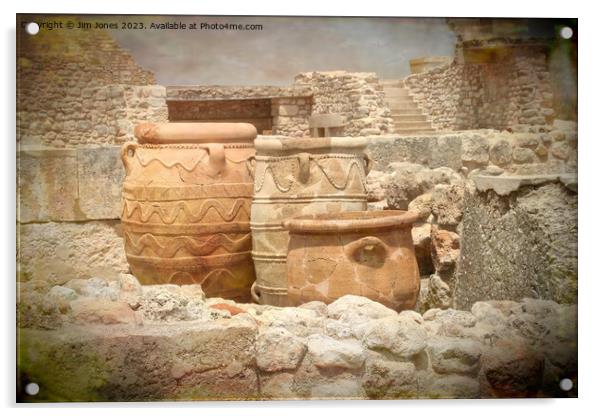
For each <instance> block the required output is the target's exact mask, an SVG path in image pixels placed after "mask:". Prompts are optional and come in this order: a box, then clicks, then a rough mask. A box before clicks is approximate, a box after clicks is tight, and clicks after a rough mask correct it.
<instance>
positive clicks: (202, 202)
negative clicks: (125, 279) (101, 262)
mask: <svg viewBox="0 0 602 416" xmlns="http://www.w3.org/2000/svg"><path fill="white" fill-rule="evenodd" d="M241 132H245V135H243V134H241ZM136 134H137V135H138V139H139V140H140V142H142V143H146V144H139V143H135V142H130V143H126V144H124V146H123V148H122V155H121V156H122V160H123V163H124V166H125V169H126V178H125V180H124V185H123V207H122V216H121V220H122V223H123V237H124V241H125V250H126V254H127V259H128V262H129V264H130V266H131V269H132V273H133V274H134V275H135V276H136V277H137V278H138V279H139V280H140V282H141V283H143V284H162V283H176V284H190V283H201V284H202V286H203V290H204V291H205V293H207V294H208V295H209V296H219V297H224V298H229V299H234V300H238V301H247V300H249V290H250V287H251V284H252V283H253V281H254V278H255V275H254V269H253V263H252V260H251V252H250V250H251V234H250V228H249V215H250V209H251V197H252V192H253V185H252V177H251V176H250V174H249V171H248V170H247V167H246V164H245V162H246V160H247V158H249V157H250V156H252V155H254V154H255V150H254V148H253V143H252V140H253V139H254V138H255V137H256V135H257V132H256V131H255V128H254V127H253V126H252V125H248V124H244V123H223V124H213V123H211V124H210V123H207V124H203V123H169V124H167V123H166V124H149V123H146V124H143V125H141V126H138V128H136ZM210 140H211V141H210ZM148 142H153V143H156V144H150V143H148Z"/></svg>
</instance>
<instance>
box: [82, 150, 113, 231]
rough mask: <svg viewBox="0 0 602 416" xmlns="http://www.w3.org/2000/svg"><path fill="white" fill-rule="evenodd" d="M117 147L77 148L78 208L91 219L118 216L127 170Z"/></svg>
mask: <svg viewBox="0 0 602 416" xmlns="http://www.w3.org/2000/svg"><path fill="white" fill-rule="evenodd" d="M119 152H120V148H119V147H117V146H111V147H99V148H81V149H78V150H77V169H78V194H79V207H80V209H81V211H82V213H83V214H84V215H85V216H86V218H88V219H93V220H96V219H118V218H119V217H120V214H121V212H120V208H121V187H122V184H123V178H124V175H125V171H124V169H123V164H122V162H121V158H120V155H119Z"/></svg>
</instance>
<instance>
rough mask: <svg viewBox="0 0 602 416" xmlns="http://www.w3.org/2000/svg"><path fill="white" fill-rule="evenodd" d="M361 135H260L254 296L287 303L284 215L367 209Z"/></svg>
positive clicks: (253, 223)
mask: <svg viewBox="0 0 602 416" xmlns="http://www.w3.org/2000/svg"><path fill="white" fill-rule="evenodd" d="M365 147H366V139H364V138H357V137H321V138H278V137H271V138H258V139H257V140H255V148H256V150H257V156H256V157H255V162H251V163H250V165H251V169H252V170H254V172H255V175H254V176H255V184H254V194H253V205H252V207H251V230H252V234H253V261H254V263H255V272H256V275H257V281H256V283H255V284H254V286H253V298H254V299H255V301H256V302H259V303H262V304H267V305H275V306H287V305H288V304H289V302H288V299H287V281H286V253H287V247H288V232H287V231H286V230H285V229H284V227H283V225H282V221H283V220H284V219H288V218H292V217H295V216H298V215H304V214H318V213H339V212H345V211H355V210H363V209H366V204H367V202H366V175H367V173H368V171H369V169H370V164H371V162H370V158H369V157H368V156H367V155H366V154H365V153H364V149H365Z"/></svg>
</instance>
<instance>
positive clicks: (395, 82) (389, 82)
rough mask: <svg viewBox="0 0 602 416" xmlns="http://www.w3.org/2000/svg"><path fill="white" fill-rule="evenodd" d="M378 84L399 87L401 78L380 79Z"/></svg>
mask: <svg viewBox="0 0 602 416" xmlns="http://www.w3.org/2000/svg"><path fill="white" fill-rule="evenodd" d="M380 85H382V86H383V87H401V80H399V79H381V80H380Z"/></svg>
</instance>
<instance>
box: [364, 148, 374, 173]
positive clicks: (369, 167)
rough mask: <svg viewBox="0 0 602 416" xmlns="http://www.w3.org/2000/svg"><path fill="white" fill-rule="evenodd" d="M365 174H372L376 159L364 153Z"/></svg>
mask: <svg viewBox="0 0 602 416" xmlns="http://www.w3.org/2000/svg"><path fill="white" fill-rule="evenodd" d="M364 163H365V164H364V172H365V173H366V175H367V174H369V173H370V171H371V170H372V167H373V166H374V159H372V157H371V156H370V155H369V154H368V153H364Z"/></svg>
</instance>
